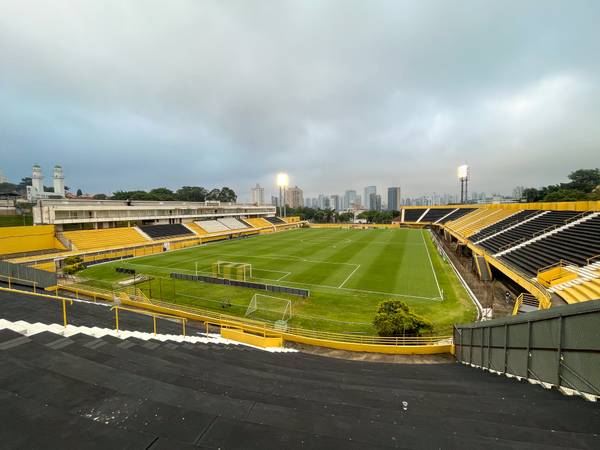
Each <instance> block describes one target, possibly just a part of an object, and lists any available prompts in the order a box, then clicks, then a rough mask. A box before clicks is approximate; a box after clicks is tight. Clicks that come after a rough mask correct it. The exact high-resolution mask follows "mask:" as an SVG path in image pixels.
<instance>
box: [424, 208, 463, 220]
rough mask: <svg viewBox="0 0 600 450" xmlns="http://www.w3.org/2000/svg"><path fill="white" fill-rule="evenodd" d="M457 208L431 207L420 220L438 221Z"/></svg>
mask: <svg viewBox="0 0 600 450" xmlns="http://www.w3.org/2000/svg"><path fill="white" fill-rule="evenodd" d="M454 209H455V208H431V209H430V210H429V211H427V213H426V214H425V215H424V216H423V218H422V219H421V220H420V221H421V222H436V221H438V220H440V219H441V218H443V217H445V216H447V215H448V214H450V213H451V212H452V211H454Z"/></svg>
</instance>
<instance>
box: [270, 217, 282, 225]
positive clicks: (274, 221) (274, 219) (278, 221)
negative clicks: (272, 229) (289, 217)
mask: <svg viewBox="0 0 600 450" xmlns="http://www.w3.org/2000/svg"><path fill="white" fill-rule="evenodd" d="M265 219H267V220H268V221H269V222H271V223H272V224H273V225H283V224H285V223H286V222H285V221H284V220H282V219H280V218H279V217H277V216H273V217H265Z"/></svg>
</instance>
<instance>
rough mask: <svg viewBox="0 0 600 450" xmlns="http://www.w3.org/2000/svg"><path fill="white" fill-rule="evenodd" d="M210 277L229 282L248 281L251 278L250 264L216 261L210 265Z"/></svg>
mask: <svg viewBox="0 0 600 450" xmlns="http://www.w3.org/2000/svg"><path fill="white" fill-rule="evenodd" d="M212 276H213V277H215V278H227V279H229V280H238V281H248V280H249V279H250V278H252V264H248V263H240V262H235V261H217V262H215V263H213V264H212Z"/></svg>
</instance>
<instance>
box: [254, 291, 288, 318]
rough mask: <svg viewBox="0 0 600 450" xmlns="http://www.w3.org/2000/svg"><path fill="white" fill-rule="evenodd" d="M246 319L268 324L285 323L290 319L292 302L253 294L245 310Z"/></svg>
mask: <svg viewBox="0 0 600 450" xmlns="http://www.w3.org/2000/svg"><path fill="white" fill-rule="evenodd" d="M246 317H252V318H254V319H261V320H267V321H269V322H280V321H281V322H287V321H288V320H290V319H291V318H292V302H291V300H288V299H287V298H280V297H273V296H271V295H264V294H254V295H253V296H252V300H250V304H249V305H248V309H246Z"/></svg>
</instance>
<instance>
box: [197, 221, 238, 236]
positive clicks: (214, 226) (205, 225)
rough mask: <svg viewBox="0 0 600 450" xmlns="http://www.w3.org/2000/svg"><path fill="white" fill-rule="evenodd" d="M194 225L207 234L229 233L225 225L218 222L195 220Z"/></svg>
mask: <svg viewBox="0 0 600 450" xmlns="http://www.w3.org/2000/svg"><path fill="white" fill-rule="evenodd" d="M196 225H198V226H199V227H200V228H202V229H204V230H205V231H206V232H207V233H221V232H223V231H230V230H229V228H227V227H226V226H225V225H223V224H222V223H221V222H219V221H218V220H197V221H196Z"/></svg>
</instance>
